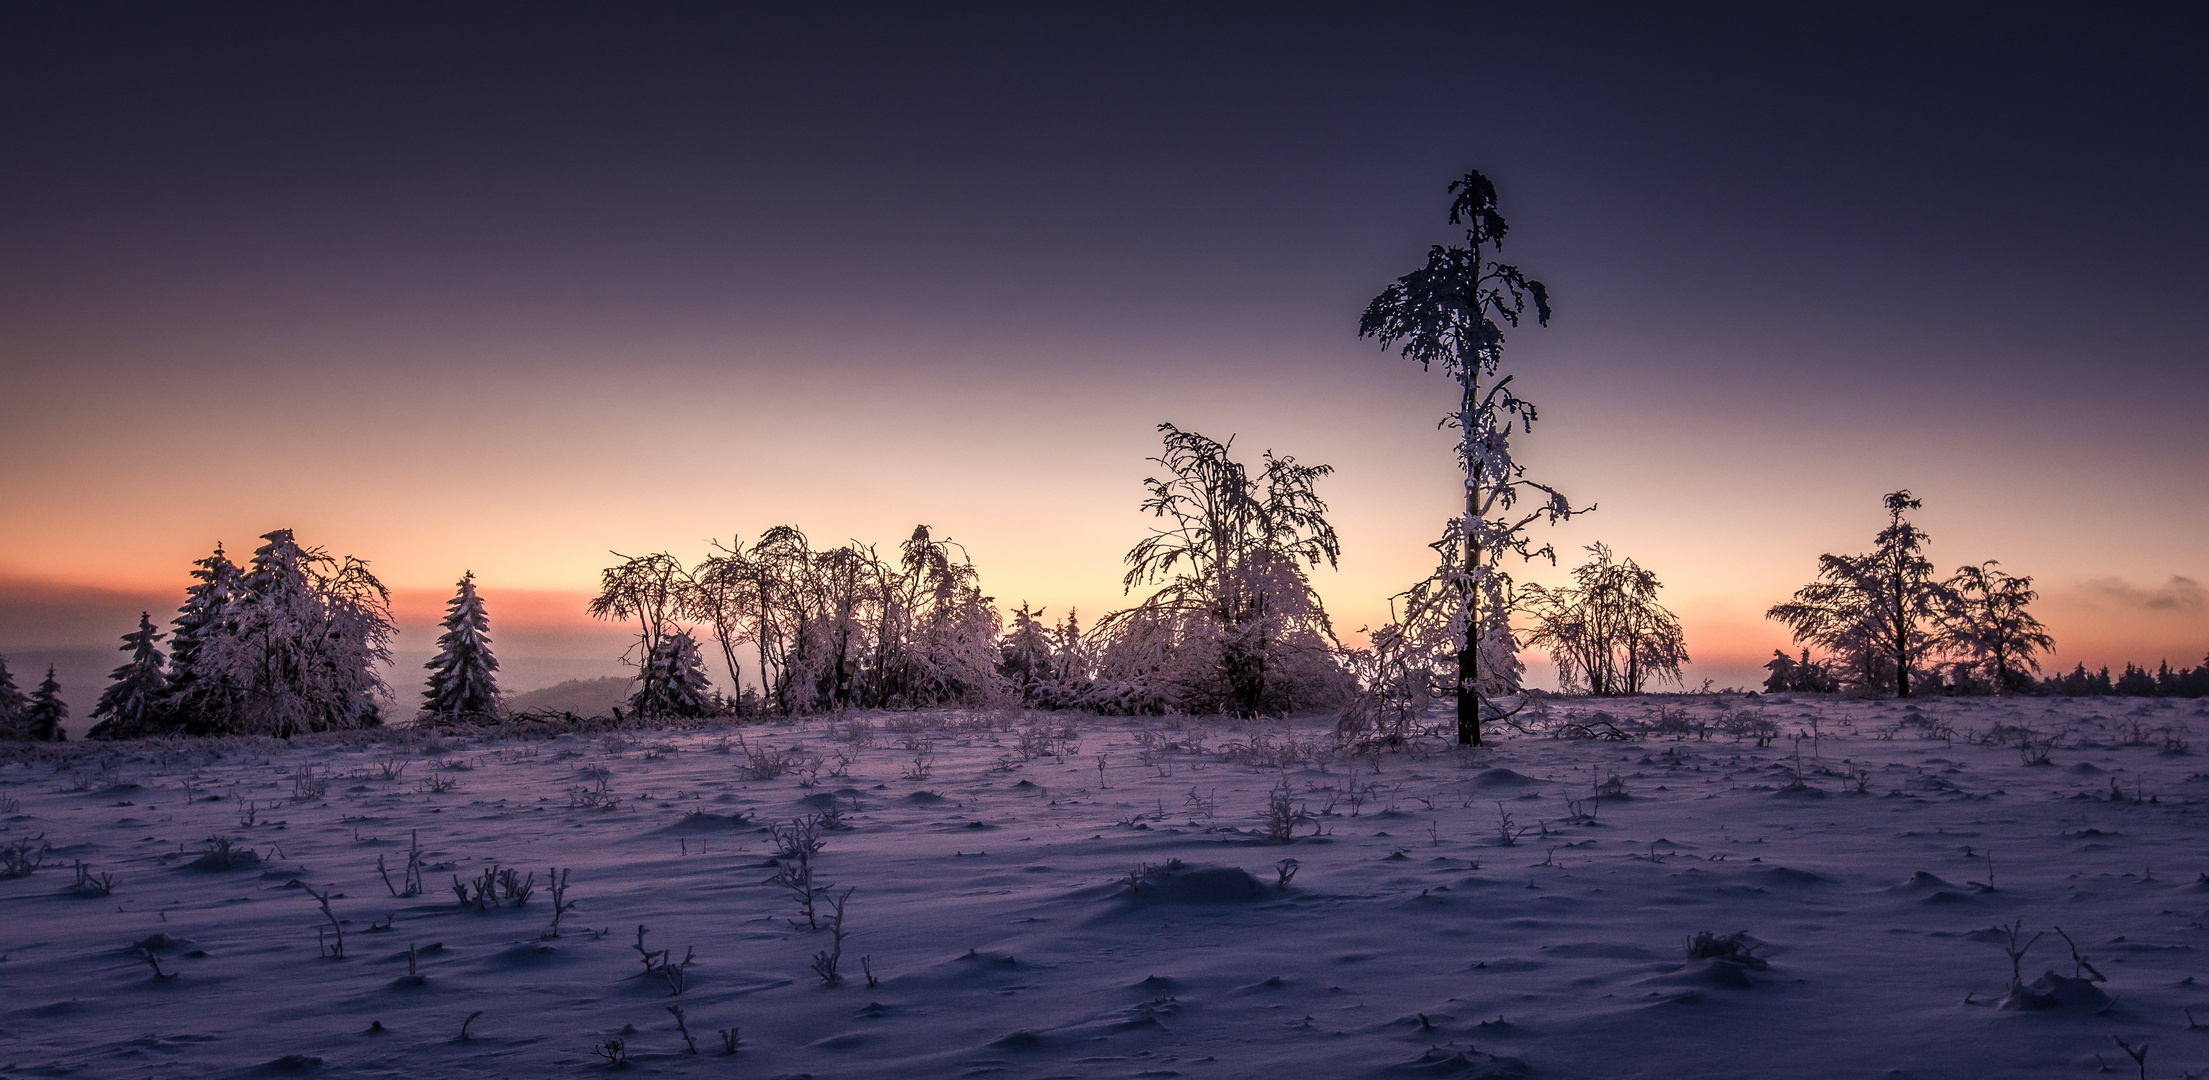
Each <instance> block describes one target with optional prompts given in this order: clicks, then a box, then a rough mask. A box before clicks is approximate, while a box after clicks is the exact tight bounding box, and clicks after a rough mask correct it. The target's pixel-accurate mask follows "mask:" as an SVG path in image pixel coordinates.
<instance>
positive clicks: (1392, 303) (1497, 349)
mask: <svg viewBox="0 0 2209 1080" xmlns="http://www.w3.org/2000/svg"><path fill="white" fill-rule="evenodd" d="M1450 192H1451V194H1453V195H1455V196H1456V199H1455V201H1453V202H1452V203H1451V204H1450V224H1452V225H1461V226H1463V227H1464V228H1465V242H1464V243H1463V244H1461V245H1458V244H1451V245H1443V244H1436V245H1434V246H1433V247H1432V248H1431V249H1429V251H1428V252H1427V264H1426V265H1425V266H1424V267H1421V268H1420V269H1418V270H1414V271H1412V272H1411V273H1409V274H1406V275H1404V276H1403V277H1400V278H1397V279H1396V281H1395V282H1394V283H1393V284H1391V285H1389V287H1388V288H1387V289H1385V290H1382V292H1381V294H1380V295H1379V296H1376V297H1374V298H1373V302H1372V303H1371V304H1370V305H1368V306H1367V307H1366V309H1365V317H1364V318H1363V319H1361V320H1359V323H1358V336H1359V337H1371V338H1376V339H1378V340H1379V341H1380V343H1381V346H1382V347H1383V348H1390V347H1397V346H1398V345H1399V343H1400V349H1399V351H1400V352H1401V353H1402V355H1403V356H1404V358H1405V359H1408V360H1416V361H1418V362H1419V366H1420V368H1421V369H1422V370H1431V369H1432V368H1433V367H1434V366H1435V365H1437V364H1439V365H1441V367H1442V371H1443V373H1444V374H1446V375H1448V376H1450V377H1451V378H1454V379H1456V380H1457V383H1458V388H1459V390H1460V396H1459V402H1458V408H1457V411H1456V412H1455V413H1453V414H1451V415H1450V416H1449V417H1448V418H1446V419H1445V420H1444V421H1443V423H1444V424H1445V426H1447V425H1455V426H1456V427H1457V429H1458V432H1459V441H1458V452H1457V453H1458V469H1459V471H1460V472H1461V473H1463V474H1464V477H1465V493H1464V494H1465V509H1464V513H1463V514H1462V515H1461V516H1460V517H1459V518H1458V519H1457V520H1456V521H1455V522H1454V523H1453V524H1452V525H1451V526H1450V527H1448V528H1446V529H1445V530H1444V534H1443V540H1442V543H1441V544H1440V545H1438V548H1439V549H1440V550H1442V551H1443V553H1444V558H1443V565H1442V566H1441V567H1440V568H1439V569H1438V571H1437V574H1436V576H1437V577H1438V578H1440V579H1441V580H1440V581H1439V582H1435V583H1434V585H1435V586H1439V588H1436V587H1433V586H1429V587H1427V588H1426V589H1425V590H1424V592H1422V591H1421V589H1420V588H1419V587H1415V588H1414V590H1413V592H1414V593H1419V594H1420V595H1419V596H1416V597H1414V596H1413V595H1412V594H1409V593H1407V594H1405V595H1406V597H1407V598H1409V599H1410V600H1411V601H1417V600H1421V599H1425V598H1427V597H1429V596H1431V595H1432V594H1437V593H1440V594H1447V595H1450V596H1453V597H1454V598H1455V600H1456V604H1455V605H1454V606H1455V610H1454V612H1452V614H1451V618H1450V624H1449V635H1450V637H1451V638H1452V639H1454V644H1455V646H1456V651H1457V677H1456V679H1455V694H1456V699H1457V733H1458V741H1459V742H1461V743H1478V742H1479V741H1480V722H1481V716H1482V711H1483V709H1484V708H1488V707H1489V702H1490V701H1491V699H1493V698H1494V697H1497V696H1500V695H1503V694H1508V693H1512V692H1514V691H1516V690H1517V689H1518V686H1517V682H1518V679H1517V664H1516V661H1515V658H1513V654H1514V653H1515V652H1516V649H1515V643H1514V642H1513V640H1512V637H1511V627H1510V611H1511V600H1512V597H1511V578H1510V576H1509V575H1508V574H1507V573H1505V572H1504V571H1503V569H1502V568H1501V567H1500V566H1499V565H1498V560H1499V559H1500V558H1501V557H1502V555H1503V554H1504V553H1505V552H1514V553H1516V554H1518V555H1519V556H1520V557H1521V558H1526V559H1532V558H1535V557H1538V556H1539V557H1549V558H1554V557H1555V556H1554V553H1553V552H1551V550H1550V549H1549V548H1548V547H1547V546H1546V545H1545V546H1544V547H1543V548H1541V549H1540V550H1538V551H1537V550H1534V549H1533V548H1532V546H1531V541H1530V540H1529V539H1528V538H1527V535H1526V532H1525V529H1526V526H1528V525H1530V524H1532V523H1533V522H1534V521H1535V520H1536V519H1538V518H1547V519H1548V520H1549V521H1551V522H1556V521H1561V520H1563V519H1565V518H1569V517H1571V516H1572V515H1573V514H1574V513H1577V512H1579V511H1577V510H1575V509H1574V508H1573V506H1572V504H1571V503H1570V502H1569V501H1568V500H1567V499H1566V498H1565V496H1564V495H1562V494H1560V493H1559V492H1557V491H1556V490H1555V489H1553V488H1551V487H1548V486H1547V485H1543V484H1539V483H1535V482H1534V481H1531V480H1528V479H1526V476H1525V470H1524V469H1523V468H1522V467H1521V466H1520V465H1519V464H1518V462H1517V461H1515V460H1513V458H1512V456H1511V432H1512V429H1513V428H1514V427H1517V428H1518V429H1520V430H1521V431H1528V432H1531V431H1532V430H1533V426H1534V420H1535V410H1534V405H1533V403H1532V402H1529V401H1527V400H1525V399H1523V398H1521V397H1519V396H1518V395H1516V394H1514V393H1512V391H1511V379H1512V376H1509V375H1501V376H1500V377H1499V368H1500V366H1501V364H1502V362H1503V344H1504V333H1503V328H1504V327H1505V326H1506V325H1508V326H1511V327H1517V326H1518V325H1519V323H1520V320H1522V319H1523V318H1525V317H1526V316H1527V315H1528V313H1529V311H1530V310H1531V313H1532V315H1533V317H1534V319H1535V321H1537V322H1539V323H1540V324H1542V325H1544V326H1547V325H1549V315H1550V308H1549V290H1548V289H1547V288H1546V287H1544V286H1543V284H1542V283H1541V282H1539V281H1534V280H1531V279H1529V278H1528V277H1527V276H1526V275H1525V274H1523V273H1521V272H1520V270H1519V268H1518V267H1516V266H1511V265H1508V264H1505V263H1501V262H1496V261H1493V260H1490V259H1488V258H1487V257H1486V255H1485V252H1486V250H1487V249H1489V248H1491V247H1493V248H1495V249H1496V250H1499V251H1500V250H1501V249H1502V247H1503V237H1504V234H1505V233H1506V232H1507V231H1509V227H1508V226H1507V225H1506V224H1505V223H1504V220H1503V214H1502V213H1501V212H1500V211H1499V210H1498V207H1497V202H1496V187H1495V184H1493V183H1492V182H1490V181H1489V179H1488V178H1487V177H1486V176H1483V175H1481V174H1480V173H1478V172H1468V173H1466V174H1465V175H1464V177H1462V178H1460V179H1458V180H1457V181H1455V182H1453V183H1451V184H1450ZM1484 379H1490V380H1493V381H1491V382H1488V383H1486V384H1485V387H1484V385H1483V382H1482V380H1484ZM1530 492H1531V493H1538V494H1539V495H1540V496H1542V499H1541V506H1540V508H1539V509H1537V510H1534V511H1533V512H1531V513H1523V512H1518V511H1516V510H1515V506H1516V504H1517V502H1518V500H1519V498H1520V497H1521V496H1522V495H1524V494H1527V493H1530ZM1432 580H1433V579H1430V581H1432ZM1411 606H1416V604H1415V603H1414V604H1412V605H1411ZM1407 636H1410V637H1416V636H1418V635H1407ZM1483 652H1486V653H1488V654H1489V661H1488V663H1487V664H1485V665H1484V664H1483V663H1482V660H1481V654H1482V653H1483ZM1484 667H1485V669H1486V670H1485V672H1484V670H1483V669H1484Z"/></svg>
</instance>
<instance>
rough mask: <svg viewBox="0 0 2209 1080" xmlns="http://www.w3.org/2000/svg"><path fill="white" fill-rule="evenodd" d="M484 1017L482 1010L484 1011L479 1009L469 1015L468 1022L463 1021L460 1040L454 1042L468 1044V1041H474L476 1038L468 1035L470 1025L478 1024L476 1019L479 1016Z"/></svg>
mask: <svg viewBox="0 0 2209 1080" xmlns="http://www.w3.org/2000/svg"><path fill="white" fill-rule="evenodd" d="M482 1015H483V1010H482V1009H477V1010H476V1011H474V1012H472V1013H469V1014H468V1018H467V1019H466V1020H462V1021H461V1022H460V1038H458V1039H456V1040H454V1041H455V1042H467V1041H468V1040H469V1039H472V1038H474V1036H472V1035H470V1034H468V1025H470V1024H473V1023H475V1022H476V1017H478V1016H482Z"/></svg>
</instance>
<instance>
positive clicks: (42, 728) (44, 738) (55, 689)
mask: <svg viewBox="0 0 2209 1080" xmlns="http://www.w3.org/2000/svg"><path fill="white" fill-rule="evenodd" d="M67 719H69V706H68V705H67V704H66V703H64V702H63V701H62V700H61V684H60V683H59V682H56V681H55V680H54V666H53V665H52V664H48V665H46V681H45V682H42V683H39V684H38V689H36V690H33V691H31V704H30V707H29V708H27V709H25V710H23V737H24V738H26V739H31V740H33V741H36V742H61V741H62V740H64V739H66V738H68V736H67V735H64V734H63V733H62V730H61V722H62V721H64V720H67Z"/></svg>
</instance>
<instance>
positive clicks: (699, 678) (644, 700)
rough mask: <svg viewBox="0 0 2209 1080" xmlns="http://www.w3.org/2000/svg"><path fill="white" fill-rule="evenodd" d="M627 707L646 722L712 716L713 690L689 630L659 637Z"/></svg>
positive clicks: (713, 705)
mask: <svg viewBox="0 0 2209 1080" xmlns="http://www.w3.org/2000/svg"><path fill="white" fill-rule="evenodd" d="M629 708H630V709H631V710H632V711H634V712H635V713H636V714H637V715H638V716H640V717H645V718H649V719H692V718H696V717H701V716H712V715H713V714H714V712H715V711H716V705H715V702H714V700H713V687H712V685H711V684H709V683H708V682H707V681H706V666H705V660H704V657H703V656H701V655H700V653H699V652H698V639H696V638H694V637H691V636H690V631H688V630H677V631H675V632H673V633H671V634H667V635H665V636H663V637H661V638H660V643H659V647H658V648H655V649H654V650H653V651H652V655H651V657H650V658H649V659H647V660H646V661H645V664H644V670H643V671H642V672H641V673H639V676H638V685H637V692H636V693H635V694H633V695H631V696H630V698H629Z"/></svg>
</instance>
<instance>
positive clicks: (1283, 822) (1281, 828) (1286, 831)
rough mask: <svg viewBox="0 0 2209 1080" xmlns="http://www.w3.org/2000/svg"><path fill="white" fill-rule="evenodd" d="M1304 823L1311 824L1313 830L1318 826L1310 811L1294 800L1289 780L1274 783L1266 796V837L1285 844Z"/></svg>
mask: <svg viewBox="0 0 2209 1080" xmlns="http://www.w3.org/2000/svg"><path fill="white" fill-rule="evenodd" d="M1306 825H1311V826H1312V827H1313V828H1314V829H1315V830H1316V829H1317V828H1318V825H1317V823H1316V822H1314V821H1313V820H1312V815H1311V813H1310V812H1309V811H1307V810H1305V809H1304V807H1303V806H1302V805H1301V804H1299V803H1297V802H1296V798H1295V795H1294V793H1293V792H1291V791H1290V790H1289V782H1288V781H1287V780H1283V781H1281V782H1280V783H1279V784H1276V785H1274V787H1273V790H1272V791H1271V792H1270V793H1268V794H1267V796H1266V816H1265V836H1266V839H1267V840H1270V841H1272V842H1274V843H1276V844H1286V843H1288V842H1289V841H1291V840H1294V839H1296V830H1298V829H1300V828H1302V827H1304V826H1306Z"/></svg>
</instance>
